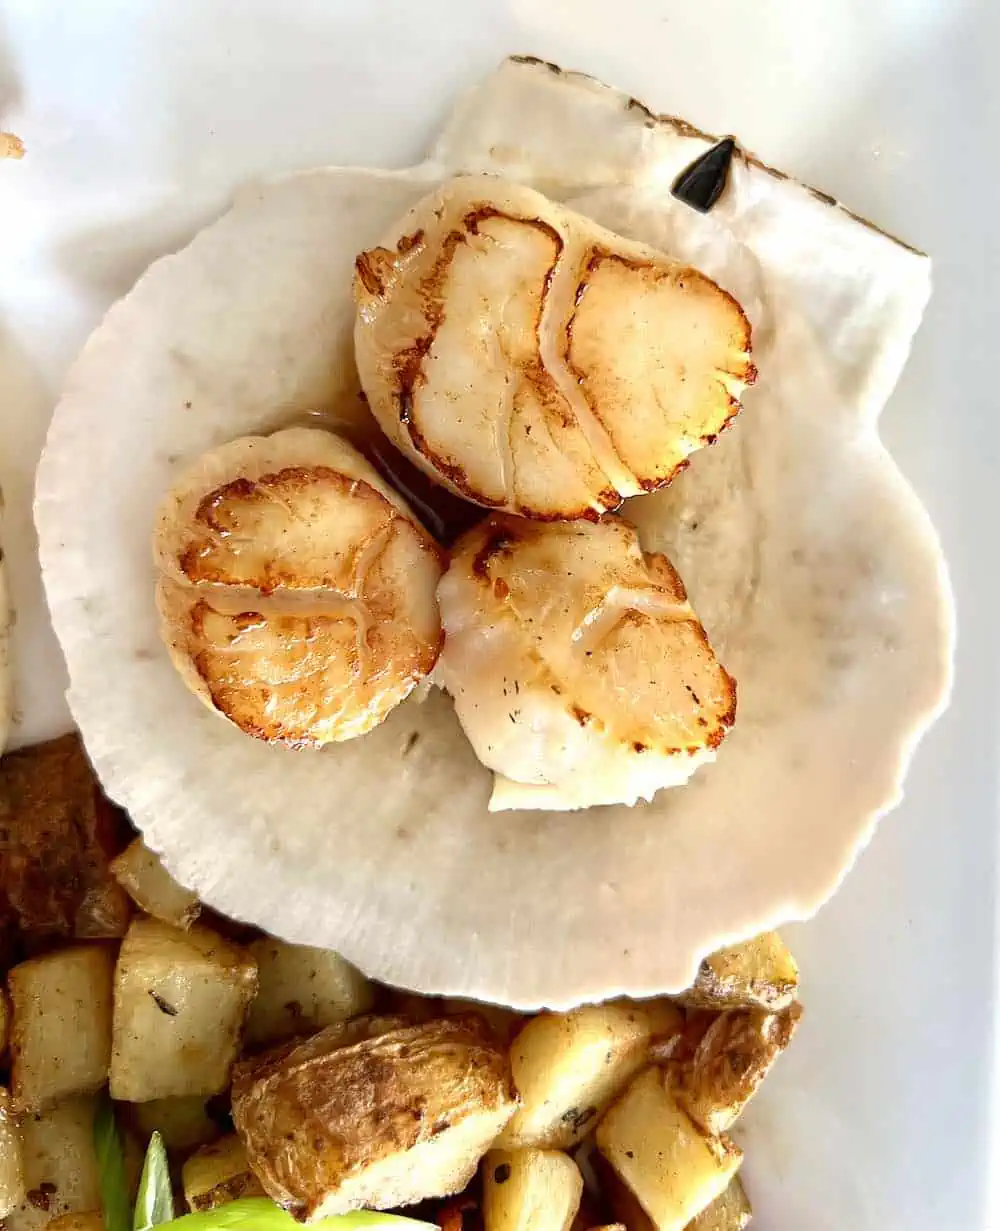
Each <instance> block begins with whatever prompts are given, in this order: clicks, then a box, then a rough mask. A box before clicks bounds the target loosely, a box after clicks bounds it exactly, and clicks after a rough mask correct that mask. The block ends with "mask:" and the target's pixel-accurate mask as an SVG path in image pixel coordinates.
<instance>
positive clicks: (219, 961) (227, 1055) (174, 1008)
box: [111, 919, 257, 1103]
mask: <svg viewBox="0 0 1000 1231" xmlns="http://www.w3.org/2000/svg"><path fill="white" fill-rule="evenodd" d="M256 991H257V965H256V963H255V962H254V960H253V958H252V957H251V956H250V955H249V954H248V953H247V952H246V951H245V950H244V949H241V948H239V947H238V946H237V945H233V944H230V943H229V942H228V941H226V940H223V939H222V937H221V936H217V935H216V934H215V933H214V932H211V931H209V930H208V928H204V927H200V926H195V927H192V928H191V929H190V930H189V931H187V932H184V931H181V930H180V929H178V928H173V927H170V926H169V925H168V924H166V923H160V922H159V921H158V920H156V919H137V920H136V921H135V922H134V923H133V924H132V926H131V927H130V928H129V930H128V935H127V936H126V937H125V940H124V941H123V942H122V947H121V952H120V954H119V956H118V967H117V969H116V971H115V1005H114V1030H113V1039H112V1050H111V1096H112V1098H116V1099H124V1100H125V1101H127V1102H132V1103H142V1102H148V1101H150V1100H151V1099H161V1098H179V1097H182V1096H187V1095H203V1096H207V1095H209V1094H216V1093H218V1092H219V1091H220V1090H224V1089H225V1088H226V1086H227V1085H228V1084H229V1073H230V1069H231V1068H232V1065H233V1061H234V1060H235V1059H236V1056H237V1053H238V1051H239V1046H240V1040H241V1039H242V1036H243V1028H244V1024H245V1021H246V1015H247V1010H248V1009H249V1007H250V1002H251V1001H252V1000H253V997H254V995H255V993H256Z"/></svg>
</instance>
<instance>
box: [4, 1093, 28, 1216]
mask: <svg viewBox="0 0 1000 1231" xmlns="http://www.w3.org/2000/svg"><path fill="white" fill-rule="evenodd" d="M23 1154H24V1147H23V1146H22V1143H21V1130H20V1129H19V1128H18V1126H17V1116H16V1115H15V1113H14V1107H13V1101H12V1099H11V1097H10V1095H9V1094H8V1093H7V1091H6V1090H4V1089H3V1087H2V1086H0V1218H6V1217H7V1215H8V1214H9V1213H10V1212H11V1210H14V1209H17V1207H18V1206H19V1205H20V1204H21V1202H22V1201H23V1200H24V1194H25V1189H24V1159H23Z"/></svg>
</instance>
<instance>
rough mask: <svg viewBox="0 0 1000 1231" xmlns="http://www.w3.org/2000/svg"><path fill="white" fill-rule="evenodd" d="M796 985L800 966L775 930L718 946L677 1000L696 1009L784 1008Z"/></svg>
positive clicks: (791, 998) (787, 1004)
mask: <svg viewBox="0 0 1000 1231" xmlns="http://www.w3.org/2000/svg"><path fill="white" fill-rule="evenodd" d="M798 988H799V968H798V966H797V965H796V964H795V958H793V957H792V955H791V953H790V952H789V950H788V947H787V946H786V944H785V942H784V941H783V940H782V939H781V937H780V936H779V935H778V933H777V932H764V933H762V934H761V935H760V936H755V937H754V938H753V939H752V940H747V941H744V942H743V943H742V944H739V945H732V946H730V947H729V948H728V949H720V950H719V951H718V953H713V954H712V955H711V956H710V957H707V958H705V960H704V961H703V962H702V964H701V969H700V970H699V971H698V977H697V979H695V981H694V986H693V987H691V988H689V989H688V990H687V991H686V992H684V993H683V995H681V996H679V997H678V999H679V1000H681V1001H682V1002H683V1003H684V1004H686V1005H690V1006H691V1007H692V1008H697V1009H739V1008H747V1009H753V1008H760V1009H770V1010H772V1011H773V1012H776V1011H777V1010H779V1009H786V1008H788V1006H789V1005H790V1004H791V1003H792V1001H793V1000H794V999H795V996H796V993H797V992H798Z"/></svg>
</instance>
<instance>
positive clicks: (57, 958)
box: [7, 945, 114, 1111]
mask: <svg viewBox="0 0 1000 1231" xmlns="http://www.w3.org/2000/svg"><path fill="white" fill-rule="evenodd" d="M113 972H114V955H113V954H112V952H111V951H110V950H109V949H107V948H105V947H104V946H102V945H74V946H73V947H72V948H69V949H62V950H60V951H58V952H56V953H48V954H46V955H45V956H44V957H37V958H32V959H31V960H30V961H27V962H22V963H21V964H20V966H15V967H14V969H13V970H12V971H11V972H10V974H9V975H8V977H7V981H8V986H9V988H10V997H11V1006H12V1026H11V1044H10V1050H11V1077H12V1092H13V1095H14V1102H15V1104H16V1106H17V1107H18V1109H19V1110H21V1111H38V1110H40V1109H41V1108H42V1107H44V1106H46V1105H47V1104H49V1103H53V1102H55V1101H56V1100H58V1099H61V1098H65V1097H67V1096H68V1095H71V1094H92V1093H94V1092H95V1091H96V1090H99V1089H100V1088H101V1086H103V1085H104V1083H105V1082H106V1081H107V1080H108V1068H109V1065H110V1061H111V1002H112V990H111V989H112V978H113Z"/></svg>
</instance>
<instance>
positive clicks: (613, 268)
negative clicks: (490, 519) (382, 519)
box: [354, 176, 755, 519]
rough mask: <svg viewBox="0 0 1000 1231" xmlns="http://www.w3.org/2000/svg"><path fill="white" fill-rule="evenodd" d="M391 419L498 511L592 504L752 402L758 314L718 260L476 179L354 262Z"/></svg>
mask: <svg viewBox="0 0 1000 1231" xmlns="http://www.w3.org/2000/svg"><path fill="white" fill-rule="evenodd" d="M354 291H355V300H356V302H357V307H358V314H357V319H356V326H355V351H356V356H357V363H358V371H359V373H360V376H361V383H362V385H363V386H364V390H365V393H366V395H367V397H368V401H369V403H370V404H371V408H372V410H373V412H374V413H375V416H376V418H377V419H378V421H379V423H380V425H381V426H382V429H383V430H384V431H385V432H386V434H387V435H388V436H389V437H390V438H391V439H392V440H393V442H394V443H395V444H396V445H397V446H398V447H399V448H400V449H401V450H402V451H403V452H404V453H406V454H407V456H409V457H410V458H411V459H412V460H413V461H414V462H416V463H417V464H418V465H419V466H421V467H422V468H423V469H424V470H425V471H426V472H427V473H428V474H430V475H432V476H433V477H434V478H436V479H437V480H438V481H439V482H441V483H443V484H444V485H445V486H447V487H449V488H451V490H452V491H455V492H457V493H458V494H460V495H462V496H465V497H466V498H467V499H469V500H472V501H475V502H476V503H478V504H481V505H484V506H486V507H489V508H496V509H503V510H507V511H509V512H512V513H518V514H521V515H522V516H527V517H535V518H541V519H553V518H575V517H581V516H588V515H589V516H593V515H594V514H597V513H601V512H603V511H605V510H609V509H614V508H616V507H617V506H618V505H619V504H620V503H621V501H622V499H623V498H624V497H626V496H634V495H637V494H638V493H640V492H644V491H651V490H653V489H654V488H657V487H660V486H662V485H663V484H665V483H668V482H669V481H670V479H671V478H672V477H673V476H674V475H675V474H676V473H677V472H678V470H680V469H681V468H682V467H683V466H684V465H685V464H686V461H687V458H688V457H689V456H690V455H691V454H692V453H694V452H695V451H696V450H697V449H700V448H702V447H703V446H704V445H707V444H711V443H712V442H713V441H714V440H715V438H716V436H717V435H718V434H719V432H721V431H722V430H723V428H725V427H726V425H727V424H728V423H729V422H730V421H731V420H732V419H733V418H734V417H735V415H736V414H737V413H738V412H739V410H740V401H739V399H740V396H741V394H742V392H743V389H744V387H745V386H746V385H747V384H749V383H750V382H751V381H752V380H753V379H754V375H755V373H754V368H753V364H752V363H751V360H750V325H749V322H748V321H747V318H746V316H745V315H744V313H743V310H742V309H741V307H740V305H739V304H738V303H737V302H736V300H734V299H733V298H732V296H730V295H729V294H727V293H726V292H725V291H723V290H722V289H721V288H720V287H718V286H717V285H716V284H715V283H714V282H712V281H711V280H710V279H709V278H707V277H706V276H705V275H704V274H701V273H699V272H698V271H697V270H695V269H692V268H690V267H689V266H686V265H682V264H679V263H677V262H675V261H672V260H671V259H670V258H669V257H667V256H665V255H664V254H663V253H661V252H658V251H656V249H654V248H650V247H648V246H646V245H643V244H638V243H633V242H631V241H629V240H626V239H623V238H622V237H621V236H618V235H615V234H614V233H613V232H611V231H608V230H605V229H604V228H603V227H600V226H598V225H597V224H596V223H594V222H592V221H591V220H590V219H589V218H585V217H584V216H583V215H581V214H577V213H574V212H573V211H571V210H569V209H566V208H564V207H563V206H561V205H558V204H556V203H555V202H553V201H550V200H549V199H548V198H546V197H544V196H542V194H541V193H538V192H535V191H534V190H533V189H531V188H526V187H524V186H523V185H520V184H513V183H509V182H507V181H504V180H501V179H496V178H493V177H488V176H461V177H459V178H457V179H453V180H450V181H448V182H447V183H446V184H444V185H443V186H442V187H441V188H439V189H438V190H437V191H436V192H434V193H432V194H431V195H430V196H428V197H426V198H425V199H424V200H422V201H420V202H419V203H418V204H417V205H415V206H414V207H413V209H412V210H411V211H410V212H409V213H408V214H407V215H406V217H405V218H403V219H402V220H401V221H400V222H399V224H398V225H397V226H396V228H395V229H394V232H393V234H392V235H391V236H390V237H389V238H388V239H387V241H386V246H385V247H380V248H374V249H372V250H371V251H368V252H364V253H362V254H361V255H360V256H359V257H358V260H357V263H356V273H355V284H354Z"/></svg>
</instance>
